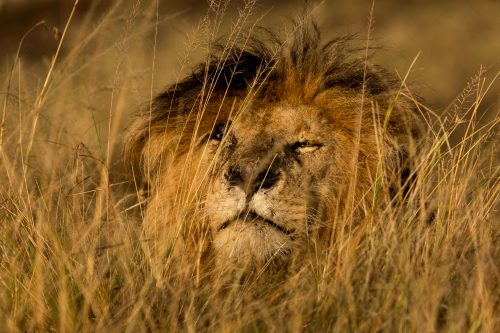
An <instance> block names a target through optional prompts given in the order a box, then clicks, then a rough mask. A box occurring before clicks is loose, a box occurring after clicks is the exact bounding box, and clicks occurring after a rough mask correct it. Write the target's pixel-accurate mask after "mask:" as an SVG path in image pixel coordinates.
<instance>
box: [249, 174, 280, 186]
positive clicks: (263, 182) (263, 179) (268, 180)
mask: <svg viewBox="0 0 500 333" xmlns="http://www.w3.org/2000/svg"><path fill="white" fill-rule="evenodd" d="M280 177H281V173H280V172H279V171H277V170H265V171H263V172H261V173H260V174H259V176H258V177H257V179H256V180H255V187H256V190H258V189H270V188H271V187H273V186H274V185H275V184H276V182H277V181H278V180H279V179H280Z"/></svg>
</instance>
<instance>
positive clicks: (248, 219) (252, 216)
mask: <svg viewBox="0 0 500 333" xmlns="http://www.w3.org/2000/svg"><path fill="white" fill-rule="evenodd" d="M236 221H241V222H243V223H264V224H266V225H268V226H270V227H272V228H274V229H276V230H278V231H280V232H282V233H283V234H285V235H291V234H293V230H289V229H287V228H285V227H283V226H281V225H279V224H276V223H274V222H273V221H271V220H269V219H266V218H264V217H262V216H260V215H258V214H256V213H254V212H248V213H246V214H244V215H242V216H239V217H238V218H236V219H233V220H230V221H226V222H224V223H223V224H222V225H221V226H220V227H219V228H218V230H217V231H221V230H224V229H226V228H227V227H229V226H230V225H231V224H233V223H234V222H236Z"/></svg>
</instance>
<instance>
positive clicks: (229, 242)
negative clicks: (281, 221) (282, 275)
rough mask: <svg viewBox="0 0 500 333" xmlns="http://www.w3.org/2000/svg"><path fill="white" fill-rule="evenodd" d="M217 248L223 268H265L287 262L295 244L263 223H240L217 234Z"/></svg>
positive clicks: (218, 259)
mask: <svg viewBox="0 0 500 333" xmlns="http://www.w3.org/2000/svg"><path fill="white" fill-rule="evenodd" d="M213 247H214V250H215V254H216V257H217V261H218V263H219V264H222V265H225V264H226V263H229V264H236V265H238V266H242V265H243V266H247V265H252V266H265V265H269V264H276V263H278V262H283V261H284V260H286V257H288V256H289V254H290V252H291V241H290V237H289V236H287V235H286V234H285V233H283V232H281V231H280V230H278V229H276V228H273V227H272V226H270V225H269V224H266V223H263V221H252V222H243V221H240V220H237V221H234V222H233V223H231V224H230V225H228V226H227V227H226V228H224V229H222V230H219V231H217V232H216V234H215V235H214V238H213Z"/></svg>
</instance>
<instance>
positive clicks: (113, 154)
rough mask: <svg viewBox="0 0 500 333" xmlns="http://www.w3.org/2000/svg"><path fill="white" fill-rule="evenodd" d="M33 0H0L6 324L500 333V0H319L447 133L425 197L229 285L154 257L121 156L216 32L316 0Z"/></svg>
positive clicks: (0, 248)
mask: <svg viewBox="0 0 500 333" xmlns="http://www.w3.org/2000/svg"><path fill="white" fill-rule="evenodd" d="M23 3H25V4H24V5H23V4H21V3H20V2H19V3H17V4H15V2H13V1H6V2H5V3H2V2H0V36H1V41H2V47H3V49H2V53H1V54H0V57H1V58H0V59H1V61H2V64H1V66H2V67H1V69H0V73H1V75H0V80H1V81H0V84H1V86H0V97H1V98H0V101H1V105H0V110H1V128H0V331H7V332H18V331H133V332H135V331H154V330H158V329H170V330H175V329H182V330H187V331H197V330H212V331H219V330H221V331H267V330H269V331H323V330H330V331H331V330H333V331H340V332H344V331H356V332H359V331H384V332H388V331H405V332H406V331H413V332H432V331H446V332H465V331H468V332H498V331H500V271H499V265H500V221H499V217H498V208H499V204H498V195H499V182H498V176H499V164H498V162H499V156H498V143H497V142H498V119H499V118H498V116H499V113H498V112H499V92H498V91H499V90H498V87H499V84H498V78H497V76H498V61H499V60H500V44H499V43H498V37H499V36H500V27H499V26H498V24H497V23H496V20H497V17H499V16H500V5H499V4H498V3H497V2H495V1H476V2H466V1H442V2H439V4H438V3H437V2H430V1H429V2H427V1H424V2H415V3H413V2H408V4H406V5H404V6H403V5H401V4H400V2H398V1H386V2H380V3H376V4H375V7H374V12H373V14H374V15H373V17H374V22H373V20H372V22H371V24H369V23H368V20H367V17H368V16H369V15H370V6H371V4H370V3H369V2H364V1H344V2H342V1H326V2H325V3H323V4H320V5H317V6H316V5H313V6H312V8H313V11H314V16H315V17H317V19H318V21H319V25H320V27H321V28H322V30H323V31H324V34H325V35H326V36H333V35H335V34H345V33H352V32H357V33H358V35H359V39H360V40H359V42H360V45H361V46H362V47H363V46H365V45H366V36H367V35H368V31H369V29H368V26H369V25H370V26H371V29H370V40H369V43H370V46H373V47H378V46H384V48H383V49H381V50H377V51H376V56H375V57H374V58H373V59H370V60H369V61H370V62H377V63H381V64H383V65H385V66H386V67H387V68H388V69H389V70H391V71H397V73H398V75H400V77H401V79H402V84H401V87H402V88H401V92H402V93H405V94H411V93H415V94H417V92H418V94H420V95H423V97H424V100H425V102H424V103H423V104H421V112H422V113H424V114H425V115H426V117H425V118H426V119H427V121H428V122H429V125H431V126H430V127H431V130H430V131H429V133H428V135H427V136H428V142H427V143H426V145H425V147H424V148H422V151H421V152H419V156H418V158H417V163H416V164H417V166H418V168H417V169H418V172H417V174H416V180H415V184H414V190H413V191H412V192H411V194H410V198H409V200H408V201H409V202H410V203H411V204H409V205H405V206H404V207H398V206H391V207H389V208H387V207H386V209H384V210H381V211H376V210H374V212H373V214H371V215H369V216H368V217H367V218H366V219H365V220H364V221H363V223H362V225H361V226H360V227H358V228H355V229H349V228H342V227H337V229H336V230H337V233H336V234H335V237H334V238H333V239H332V242H331V246H330V247H329V248H328V250H327V251H326V252H325V253H314V254H312V255H311V260H310V262H308V265H306V267H305V268H304V269H302V270H301V271H299V272H297V273H296V274H294V275H293V276H291V277H290V278H289V279H288V280H287V281H286V282H285V283H282V284H280V285H278V286H275V287H273V288H272V290H264V291H261V292H260V293H259V294H258V297H256V295H255V294H254V293H252V292H247V290H246V289H245V288H240V286H235V287H234V288H232V289H231V288H230V289H229V290H226V291H225V293H224V295H223V296H221V293H220V292H219V289H220V288H222V287H221V286H217V285H211V286H205V285H202V283H201V282H200V279H199V276H198V275H199V272H198V271H197V265H198V263H193V262H188V261H186V262H184V263H183V264H182V265H179V264H178V263H177V264H176V266H174V267H170V268H169V270H168V272H169V273H168V274H169V275H168V276H167V277H165V278H163V279H158V278H157V277H155V276H153V274H151V268H150V267H148V262H147V261H145V260H144V254H143V253H142V251H143V250H142V247H141V246H140V242H141V241H142V240H141V238H140V233H141V231H140V230H141V224H140V221H138V219H137V218H136V217H135V216H136V214H139V215H140V208H141V207H140V206H139V205H137V204H136V203H137V197H138V195H137V193H136V192H135V191H134V185H133V184H131V183H130V182H129V183H125V181H126V180H127V179H130V178H129V177H127V173H126V171H125V169H124V168H123V167H122V166H120V163H119V156H120V155H121V152H122V150H121V149H122V147H121V143H122V139H123V136H124V133H125V132H126V128H127V127H126V126H127V124H129V123H130V121H131V119H132V117H133V115H134V114H135V113H136V112H137V110H138V109H139V108H140V107H144V106H146V107H147V105H148V103H149V100H150V98H151V97H152V96H154V95H155V94H156V93H158V92H159V91H161V89H162V88H163V87H164V86H165V85H166V84H167V83H172V82H175V80H176V79H178V78H180V77H181V76H182V75H183V74H186V73H188V72H189V70H190V67H191V66H192V65H193V64H194V63H195V61H199V60H200V59H203V55H204V54H205V53H206V51H207V45H208V44H209V42H210V41H213V40H214V39H216V38H218V37H220V36H221V35H223V34H228V33H231V32H236V31H237V29H239V27H241V26H246V27H247V28H250V27H251V26H252V25H254V24H258V25H264V26H267V27H271V28H275V29H278V30H279V29H283V26H286V24H287V23H286V22H287V16H292V17H293V15H294V14H297V13H300V12H301V7H302V2H295V1H292V2H285V1H277V2H272V1H266V2H261V3H258V4H256V5H255V4H254V3H253V1H246V2H243V1H234V3H232V4H231V5H230V6H229V7H228V8H227V10H226V11H224V6H222V4H224V2H223V1H220V2H218V1H213V2H210V3H211V4H212V7H211V8H208V6H207V5H206V3H204V4H203V5H199V4H198V3H197V2H195V1H186V2H183V1H160V2H159V3H157V2H156V1H114V2H111V1H110V2H106V1H92V2H90V1H80V3H79V4H78V5H77V6H76V7H75V10H74V12H73V11H72V9H73V2H72V1H52V2H51V1H32V2H31V3H30V2H29V1H24V2H23ZM51 3H52V4H53V7H51ZM2 5H3V7H2ZM26 6H27V7H26ZM33 8H35V9H33ZM43 8H45V10H42V9H43ZM238 9H239V10H238ZM41 19H45V22H44V23H37V22H39V21H40V20H41ZM52 25H56V26H57V29H52ZM31 28H32V29H31ZM30 29H31V30H30ZM23 35H24V36H23ZM420 50H421V51H422V52H421V53H419V51H420ZM403 78H405V79H404V80H403ZM410 83H413V88H411V89H409V88H408V87H407V86H408V85H410ZM338 224H339V226H342V225H347V224H349V221H346V220H339V222H338ZM181 262H182V261H181ZM167 264H168V263H167ZM201 281H203V279H201Z"/></svg>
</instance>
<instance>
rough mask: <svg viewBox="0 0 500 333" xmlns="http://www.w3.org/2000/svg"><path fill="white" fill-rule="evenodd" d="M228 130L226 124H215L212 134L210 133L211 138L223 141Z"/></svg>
mask: <svg viewBox="0 0 500 333" xmlns="http://www.w3.org/2000/svg"><path fill="white" fill-rule="evenodd" d="M225 131H226V124H224V123H218V124H217V125H215V127H214V130H213V131H212V134H210V140H215V141H221V140H222V138H223V137H224V132H225Z"/></svg>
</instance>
